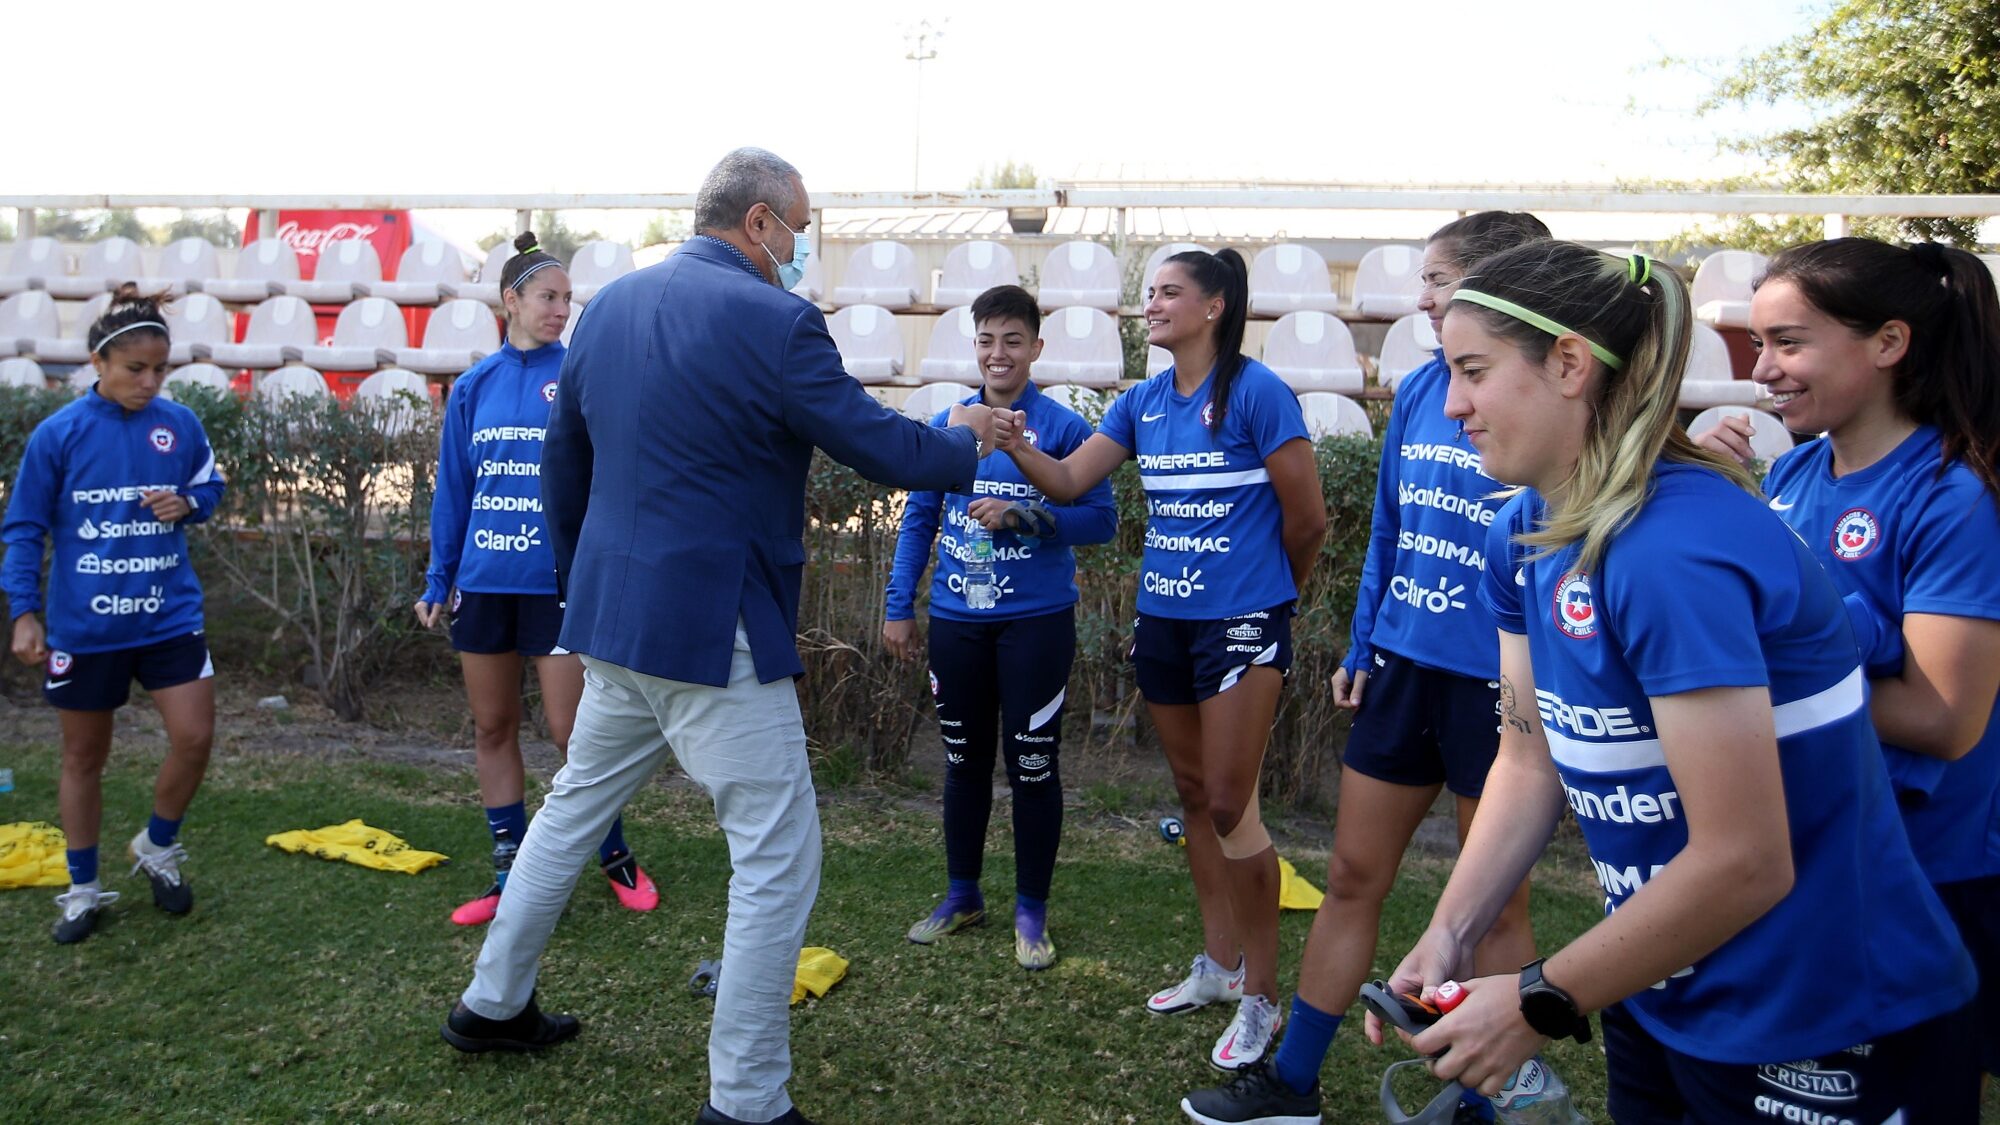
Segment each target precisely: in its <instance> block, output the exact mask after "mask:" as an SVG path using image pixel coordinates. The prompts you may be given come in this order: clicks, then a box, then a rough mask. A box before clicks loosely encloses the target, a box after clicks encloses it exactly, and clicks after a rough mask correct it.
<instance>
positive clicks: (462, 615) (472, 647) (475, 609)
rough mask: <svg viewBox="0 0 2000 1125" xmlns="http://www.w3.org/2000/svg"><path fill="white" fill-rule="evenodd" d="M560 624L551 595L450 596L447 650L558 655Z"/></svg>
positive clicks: (468, 593) (560, 615)
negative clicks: (449, 630)
mask: <svg viewBox="0 0 2000 1125" xmlns="http://www.w3.org/2000/svg"><path fill="white" fill-rule="evenodd" d="M562 622H563V602H562V599H560V598H558V597H557V596H556V595H554V594H479V593H473V592H472V591H469V590H453V591H452V592H451V647H453V648H455V649H457V650H458V651H460V652H469V653H472V654H474V655H477V656H497V655H499V654H501V653H508V652H518V653H520V654H521V655H522V656H554V655H561V654H563V653H564V652H565V651H567V650H565V649H564V648H563V647H562V646H561V645H559V644H557V643H556V638H557V637H559V636H561V635H562Z"/></svg>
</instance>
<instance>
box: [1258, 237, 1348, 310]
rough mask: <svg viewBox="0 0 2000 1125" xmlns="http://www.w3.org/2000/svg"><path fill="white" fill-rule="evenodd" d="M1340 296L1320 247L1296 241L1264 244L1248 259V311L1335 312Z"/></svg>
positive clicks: (1338, 306)
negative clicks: (1262, 247)
mask: <svg viewBox="0 0 2000 1125" xmlns="http://www.w3.org/2000/svg"><path fill="white" fill-rule="evenodd" d="M1339 308H1340V298H1339V297H1338V296H1336V295H1335V294H1334V291H1333V281H1332V279H1331V278H1330V277H1329V276H1328V274H1327V272H1326V259H1325V258H1322V257H1320V256H1319V251H1317V250H1314V249H1313V248H1312V247H1310V246H1301V245H1299V244H1298V243H1296V242H1285V243H1281V244H1279V245H1277V246H1267V247H1265V248H1264V249H1263V250H1260V251H1258V252H1257V257H1256V258H1255V259H1253V260H1252V261H1251V263H1250V314H1251V315H1252V316H1283V315H1285V314H1286V313H1288V312H1298V311H1300V310H1302V309H1314V310H1317V311H1319V312H1334V311H1336V310H1338V309H1339Z"/></svg>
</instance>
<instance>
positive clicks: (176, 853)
mask: <svg viewBox="0 0 2000 1125" xmlns="http://www.w3.org/2000/svg"><path fill="white" fill-rule="evenodd" d="M126 850H127V851H128V852H130V853H131V855H132V874H134V875H137V874H138V873H139V872H140V871H144V872H145V873H146V881H147V882H149V883H151V884H153V905H154V906H157V907H159V908H160V909H161V910H164V911H166V912H167V913H169V914H186V913H187V912H188V911H189V910H192V909H194V892H193V891H191V890H189V889H188V885H187V880H186V879H185V878H184V877H182V875H181V861H182V860H184V859H186V858H187V849H186V848H183V847H181V846H180V844H179V843H172V844H168V845H167V846H166V847H160V846H159V845H157V844H155V843H153V841H152V838H151V837H150V836H148V835H146V830H145V829H143V828H142V829H140V830H139V834H138V835H137V836H134V837H132V843H131V844H130V845H128V846H127V848H126Z"/></svg>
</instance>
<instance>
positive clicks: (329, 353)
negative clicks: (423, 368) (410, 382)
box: [299, 297, 410, 371]
mask: <svg viewBox="0 0 2000 1125" xmlns="http://www.w3.org/2000/svg"><path fill="white" fill-rule="evenodd" d="M409 345H410V331H409V326H408V325H406V324H404V323H403V313H402V310H401V309H398V308H397V307H396V306H395V305H394V304H393V303H391V302H389V301H386V300H383V299H382V298H380V297H363V298H361V299H360V300H358V301H356V302H354V303H353V304H351V305H349V306H347V307H346V308H344V309H342V310H340V317H339V318H338V319H336V320H335V321H334V322H333V342H332V343H331V344H324V345H318V344H316V345H314V346H313V347H310V348H305V349H302V350H301V351H300V353H299V361H300V362H302V363H304V364H305V365H306V366H307V367H313V368H317V369H319V370H321V371H373V370H375V369H376V368H377V367H386V366H388V365H389V364H390V363H393V362H394V361H395V358H396V352H397V351H398V350H400V349H402V348H406V347H408V346H409Z"/></svg>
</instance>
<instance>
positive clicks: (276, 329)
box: [208, 243, 319, 371]
mask: <svg viewBox="0 0 2000 1125" xmlns="http://www.w3.org/2000/svg"><path fill="white" fill-rule="evenodd" d="M279 245H281V246H282V245H284V244H283V243H279ZM285 248H286V249H287V250H289V249H291V248H290V247H285ZM317 343H319V322H318V321H317V320H315V319H314V318H313V311H312V306H311V305H308V304H306V303H305V302H304V301H302V300H300V299H299V298H297V297H273V298H271V299H270V300H268V301H265V302H264V303H262V304H260V305H258V306H257V307H256V308H254V309H251V310H250V324H249V326H248V327H246V328H245V329H244V330H243V342H242V343H240V344H215V345H212V346H210V348H209V356H208V358H209V362H211V363H214V364H215V365H216V366H218V367H229V368H235V367H247V368H250V369H251V370H253V371H269V370H271V369H273V368H277V367H283V366H284V365H285V364H287V363H297V362H298V360H299V357H300V355H302V354H304V352H305V349H307V348H310V347H312V346H313V345H315V344H317Z"/></svg>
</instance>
